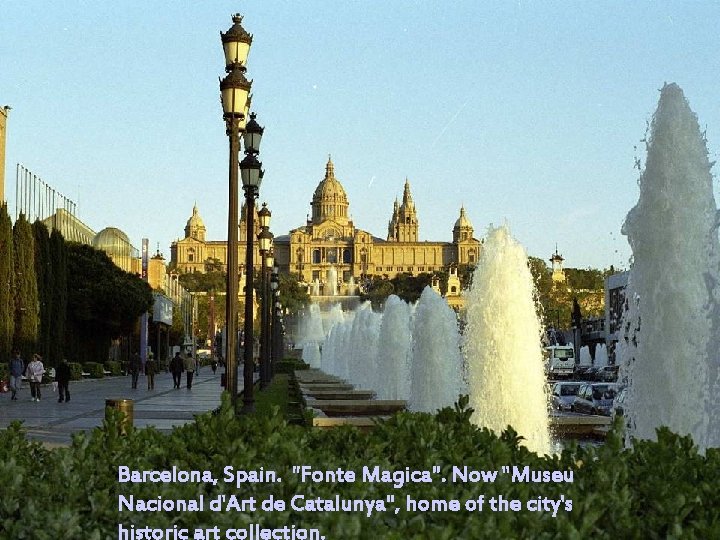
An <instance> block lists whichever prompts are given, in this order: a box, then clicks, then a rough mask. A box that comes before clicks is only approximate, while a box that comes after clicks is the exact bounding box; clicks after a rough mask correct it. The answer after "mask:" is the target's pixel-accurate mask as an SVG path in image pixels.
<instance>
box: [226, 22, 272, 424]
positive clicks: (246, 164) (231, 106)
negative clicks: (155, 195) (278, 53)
mask: <svg viewBox="0 0 720 540" xmlns="http://www.w3.org/2000/svg"><path fill="white" fill-rule="evenodd" d="M232 20H233V25H232V27H230V29H229V30H228V31H227V32H225V33H224V34H223V33H221V34H220V35H221V39H222V44H223V50H224V52H225V72H226V73H227V75H226V76H225V78H224V79H222V80H221V81H220V95H221V101H222V107H223V118H224V119H225V125H226V133H227V135H228V137H229V140H230V159H229V174H228V176H229V182H228V184H229V193H228V199H229V208H228V250H227V270H228V271H227V295H226V305H225V308H226V320H227V323H226V324H227V329H226V333H225V335H226V340H225V341H226V343H225V357H226V384H227V390H228V391H229V392H230V400H231V402H232V405H233V408H234V410H236V411H237V396H238V377H237V367H238V358H237V352H238V348H237V345H238V343H237V338H238V329H237V326H238V324H237V302H238V217H239V216H238V169H239V170H240V174H241V177H242V184H243V191H244V192H245V210H246V214H245V218H246V230H247V237H246V239H245V240H246V251H245V253H246V256H245V318H244V321H245V323H244V329H243V336H244V346H243V351H244V354H243V364H244V365H243V412H252V411H253V410H254V408H255V398H254V391H253V390H254V388H253V383H254V381H253V377H254V371H255V364H254V358H253V349H254V341H255V339H254V329H253V289H254V276H253V274H254V261H253V250H254V240H255V239H254V229H255V199H256V198H257V197H258V194H259V189H260V184H261V182H262V178H263V174H264V171H263V170H262V164H261V163H260V161H258V158H257V155H258V153H259V151H260V141H261V140H262V135H263V128H262V127H260V125H259V124H258V123H257V121H256V120H255V114H254V113H253V114H250V115H249V116H250V121H249V122H248V121H247V118H248V113H249V110H250V101H251V96H250V88H251V86H252V82H251V81H248V80H247V79H246V78H245V70H246V67H245V64H246V62H247V57H248V53H249V52H250V45H251V44H252V35H250V34H248V33H247V32H246V31H245V29H244V28H243V27H242V25H241V24H240V23H241V22H242V17H241V16H240V15H239V14H235V15H233V17H232ZM241 135H242V138H243V146H244V151H245V157H244V158H243V160H242V161H241V162H239V163H238V160H239V158H238V154H239V152H240V136H241ZM258 220H259V222H260V223H259V225H260V227H261V229H262V230H261V232H260V234H259V236H258V242H259V247H260V254H261V261H260V268H261V278H262V279H261V292H262V294H261V298H262V303H261V335H260V338H261V339H260V352H261V358H260V379H261V386H266V385H267V384H268V383H269V382H270V378H271V377H272V368H271V366H270V360H271V355H270V349H273V350H274V351H275V354H273V356H274V357H275V359H277V358H278V356H277V355H278V354H279V352H280V350H279V348H280V347H282V341H281V340H282V337H280V338H279V339H278V338H277V337H275V339H271V337H270V330H269V328H270V327H271V326H272V327H273V330H274V331H273V334H274V335H276V334H280V330H281V326H282V321H281V316H282V314H281V313H276V311H280V309H281V308H280V306H279V305H276V302H277V300H276V290H277V284H278V280H277V278H276V279H275V280H274V281H272V280H271V279H269V277H268V278H267V279H266V276H267V274H268V273H269V269H273V273H274V274H275V276H277V268H276V267H274V259H273V256H272V240H273V235H272V233H270V230H269V227H270V210H268V209H267V207H266V206H263V209H262V210H260V212H258ZM273 283H274V284H275V287H274V288H272V289H271V287H272V284H273ZM271 291H272V292H271ZM271 321H272V322H277V324H276V325H271Z"/></svg>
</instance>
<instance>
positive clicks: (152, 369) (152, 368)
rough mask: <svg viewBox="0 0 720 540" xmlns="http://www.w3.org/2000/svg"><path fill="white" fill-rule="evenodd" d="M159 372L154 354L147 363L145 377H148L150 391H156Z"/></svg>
mask: <svg viewBox="0 0 720 540" xmlns="http://www.w3.org/2000/svg"><path fill="white" fill-rule="evenodd" d="M157 372H158V365H157V362H156V361H155V358H154V357H153V355H152V354H150V356H148V359H147V362H145V375H146V376H147V383H148V390H155V374H156V373H157Z"/></svg>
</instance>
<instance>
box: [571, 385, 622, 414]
mask: <svg viewBox="0 0 720 540" xmlns="http://www.w3.org/2000/svg"><path fill="white" fill-rule="evenodd" d="M619 390H620V388H619V386H618V385H617V384H615V383H584V384H583V385H582V386H581V387H580V389H579V390H578V393H577V396H575V399H574V400H573V403H572V405H571V408H570V410H571V411H574V412H579V413H586V414H599V415H603V416H610V411H611V408H612V404H613V400H614V399H615V396H616V395H617V393H618V392H619Z"/></svg>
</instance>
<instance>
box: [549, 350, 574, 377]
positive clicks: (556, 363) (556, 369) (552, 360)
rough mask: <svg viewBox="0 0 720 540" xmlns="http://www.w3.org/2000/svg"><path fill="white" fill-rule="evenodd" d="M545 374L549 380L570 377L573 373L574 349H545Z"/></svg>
mask: <svg viewBox="0 0 720 540" xmlns="http://www.w3.org/2000/svg"><path fill="white" fill-rule="evenodd" d="M545 373H547V375H548V377H549V378H560V377H572V375H573V373H575V348H574V347H573V346H572V345H552V346H550V347H545Z"/></svg>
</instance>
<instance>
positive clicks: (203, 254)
mask: <svg viewBox="0 0 720 540" xmlns="http://www.w3.org/2000/svg"><path fill="white" fill-rule="evenodd" d="M310 206H311V212H310V214H308V218H307V221H306V223H305V224H304V225H302V226H300V227H297V228H295V229H292V230H291V231H290V232H289V234H287V235H284V236H279V237H276V238H275V241H274V247H273V249H274V253H275V260H276V264H277V265H278V267H279V269H280V272H284V273H291V274H294V275H296V276H298V277H299V278H300V281H302V282H304V283H307V284H310V286H311V294H315V295H321V296H332V295H338V294H339V295H343V294H350V295H352V294H354V293H355V290H354V287H355V285H354V284H358V283H359V282H360V280H362V279H364V278H366V277H371V276H387V277H388V278H390V279H392V278H393V277H395V276H396V275H398V274H400V273H409V274H420V273H433V272H436V271H440V270H444V269H447V268H448V267H450V266H451V265H466V264H467V265H474V264H476V262H477V260H478V257H479V255H480V250H481V249H482V243H481V242H480V241H479V240H478V239H476V238H474V237H473V233H474V229H473V226H472V224H471V222H470V220H469V219H468V217H467V214H466V211H465V208H464V207H462V208H461V209H460V215H459V217H458V218H457V220H456V221H455V225H454V227H453V229H452V241H449V242H437V241H420V239H419V226H420V224H419V219H418V214H417V209H416V207H415V203H414V201H413V198H412V193H411V190H410V182H409V181H408V180H407V179H406V180H405V187H404V190H403V197H402V202H400V201H397V200H396V201H395V204H394V206H393V210H392V214H391V216H390V220H389V223H388V230H387V236H386V238H384V239H383V238H379V237H377V236H374V235H373V234H372V233H370V232H369V231H366V230H363V229H360V228H357V227H355V224H354V223H353V221H352V220H351V219H350V213H349V206H350V203H349V201H348V197H347V194H346V192H345V189H344V188H343V186H342V184H341V182H340V180H339V179H338V178H337V177H336V176H335V166H334V164H333V162H332V160H331V159H328V162H327V164H326V166H325V176H324V178H323V179H322V180H321V181H320V183H319V184H318V185H317V187H316V189H315V192H314V193H313V197H312V201H311V203H310ZM245 214H246V211H245V208H244V207H243V212H242V216H241V219H240V223H239V234H240V237H239V238H240V240H241V241H240V243H239V246H238V252H239V253H238V261H239V262H240V264H239V268H238V273H239V275H241V276H242V275H243V273H244V272H243V265H244V261H245V250H246V244H245V242H244V239H245V238H246V236H245V234H246V224H245V222H246V219H245ZM257 223H258V221H257V219H256V220H255V224H257ZM256 229H257V228H256ZM255 232H256V233H257V232H259V230H256V231H255ZM255 249H256V250H257V249H258V248H257V242H256V243H255ZM170 254H171V256H170V264H171V267H173V268H175V269H176V270H177V271H179V272H204V271H205V265H206V262H207V261H209V260H216V261H218V262H219V263H221V264H222V267H223V270H226V266H225V265H226V261H227V242H226V241H225V240H221V241H216V240H207V238H206V229H205V225H204V223H203V221H202V219H201V217H200V215H199V211H198V209H197V206H195V207H193V213H192V215H191V216H190V219H188V221H187V224H186V227H185V237H184V238H183V239H182V240H176V241H175V242H173V243H172V245H171V248H170ZM254 260H255V261H258V264H259V260H260V258H259V253H258V252H257V251H256V254H255V259H254Z"/></svg>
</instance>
